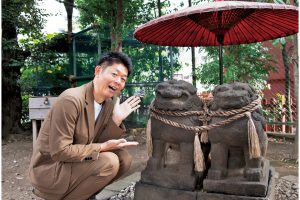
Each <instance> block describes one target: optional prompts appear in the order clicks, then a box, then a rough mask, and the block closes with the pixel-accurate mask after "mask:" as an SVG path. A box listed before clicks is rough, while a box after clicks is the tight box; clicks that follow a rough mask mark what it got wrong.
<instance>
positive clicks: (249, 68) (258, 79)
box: [197, 43, 275, 89]
mask: <svg viewBox="0 0 300 200" xmlns="http://www.w3.org/2000/svg"><path fill="white" fill-rule="evenodd" d="M203 50H205V53H206V56H205V64H202V65H201V66H199V68H198V71H197V77H198V79H199V80H200V81H201V83H203V84H218V80H219V52H218V47H206V48H205V49H203ZM274 64H275V61H274V60H273V58H272V56H271V55H270V54H268V53H267V49H266V48H263V47H262V45H261V44H260V43H256V44H245V45H236V46H226V47H224V53H223V65H224V82H225V83H231V82H235V81H238V82H246V83H250V84H252V85H254V86H256V88H260V89H262V88H264V85H265V82H266V80H267V78H268V73H269V71H270V70H275V67H274Z"/></svg>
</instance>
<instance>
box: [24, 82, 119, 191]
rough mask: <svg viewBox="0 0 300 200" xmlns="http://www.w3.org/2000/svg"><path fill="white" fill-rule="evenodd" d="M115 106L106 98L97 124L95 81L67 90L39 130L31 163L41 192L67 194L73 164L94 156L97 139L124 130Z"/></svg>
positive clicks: (34, 182) (32, 175) (31, 177)
mask: <svg viewBox="0 0 300 200" xmlns="http://www.w3.org/2000/svg"><path fill="white" fill-rule="evenodd" d="M112 110H113V102H112V100H111V99H109V100H106V101H105V102H104V103H103V106H102V110H101V112H100V114H99V117H98V120H97V122H96V124H95V119H94V118H95V117H94V96H93V83H92V82H90V83H88V84H85V85H83V86H80V87H77V88H70V89H67V90H66V91H64V92H63V93H62V94H61V95H60V96H59V97H58V99H57V101H56V103H55V104H54V105H53V106H52V108H51V109H50V111H49V114H48V116H47V117H46V119H45V121H44V122H43V124H42V127H41V129H40V131H39V136H38V138H37V145H36V147H34V150H33V155H32V158H31V162H30V166H29V180H30V182H31V184H32V185H33V186H34V187H36V188H37V189H39V190H40V191H42V192H46V193H53V194H64V193H65V192H66V191H67V189H68V186H69V181H70V176H71V167H72V164H74V163H76V162H86V160H90V159H91V157H92V158H95V157H94V156H93V155H94V154H95V153H96V154H97V153H98V151H99V144H98V143H97V142H105V141H107V140H109V139H118V138H120V137H121V135H122V133H124V131H125V127H124V126H123V125H121V127H122V128H120V127H118V126H117V125H116V124H115V123H114V122H113V120H112V118H111V117H112ZM87 158H88V159H87Z"/></svg>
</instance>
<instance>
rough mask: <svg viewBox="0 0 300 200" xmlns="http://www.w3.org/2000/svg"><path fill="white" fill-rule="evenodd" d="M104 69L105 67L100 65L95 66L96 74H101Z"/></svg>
mask: <svg viewBox="0 0 300 200" xmlns="http://www.w3.org/2000/svg"><path fill="white" fill-rule="evenodd" d="M102 71H103V67H101V66H100V65H97V66H96V67H95V76H97V75H99V74H100V73H101V72H102Z"/></svg>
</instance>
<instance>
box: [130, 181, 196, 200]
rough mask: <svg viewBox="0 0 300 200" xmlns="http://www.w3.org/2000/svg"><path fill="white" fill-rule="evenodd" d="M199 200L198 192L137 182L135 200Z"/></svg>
mask: <svg viewBox="0 0 300 200" xmlns="http://www.w3.org/2000/svg"><path fill="white" fill-rule="evenodd" d="M167 199H172V200H197V192H192V191H185V190H176V189H169V188H165V187H158V186H155V185H150V184H145V183H141V182H137V183H136V185H135V193H134V200H167Z"/></svg>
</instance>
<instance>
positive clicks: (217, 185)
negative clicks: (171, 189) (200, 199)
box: [203, 160, 270, 197]
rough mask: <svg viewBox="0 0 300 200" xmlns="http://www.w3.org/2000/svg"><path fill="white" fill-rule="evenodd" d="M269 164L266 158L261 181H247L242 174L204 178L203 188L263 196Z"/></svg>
mask: <svg viewBox="0 0 300 200" xmlns="http://www.w3.org/2000/svg"><path fill="white" fill-rule="evenodd" d="M269 171H270V164H269V161H268V160H266V161H265V164H264V168H263V174H264V176H263V178H262V180H261V181H247V180H246V179H245V178H244V177H243V175H240V176H233V177H230V176H229V177H227V178H225V179H223V180H211V179H205V180H204V182H203V189H204V191H206V192H213V193H224V194H231V195H242V196H256V197H265V196H266V194H267V191H268V185H269V176H270V173H269Z"/></svg>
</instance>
